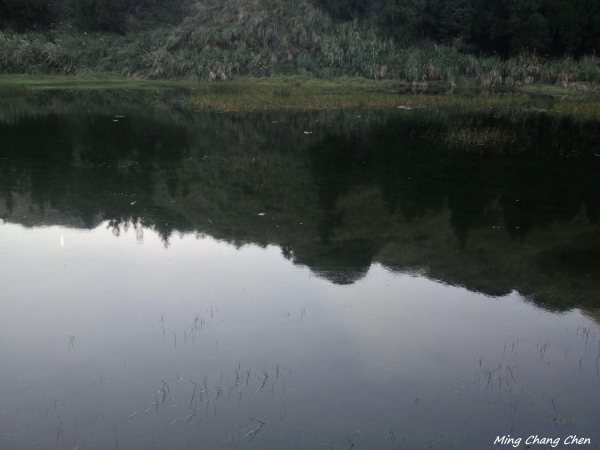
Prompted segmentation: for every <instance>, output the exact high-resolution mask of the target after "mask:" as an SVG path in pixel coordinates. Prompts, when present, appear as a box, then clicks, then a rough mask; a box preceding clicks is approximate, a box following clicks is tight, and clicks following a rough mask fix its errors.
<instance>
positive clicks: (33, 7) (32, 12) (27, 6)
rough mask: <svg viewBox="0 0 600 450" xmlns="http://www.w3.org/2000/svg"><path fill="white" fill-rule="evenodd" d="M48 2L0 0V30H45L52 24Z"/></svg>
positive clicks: (38, 0) (40, 0) (47, 0)
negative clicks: (9, 28) (8, 28)
mask: <svg viewBox="0 0 600 450" xmlns="http://www.w3.org/2000/svg"><path fill="white" fill-rule="evenodd" d="M51 12H52V11H51V8H50V1H49V0H0V28H6V27H11V28H14V29H16V30H24V29H30V28H45V27H47V26H49V25H50V23H51V22H52V18H53V17H52V14H51Z"/></svg>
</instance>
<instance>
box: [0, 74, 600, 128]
mask: <svg viewBox="0 0 600 450" xmlns="http://www.w3.org/2000/svg"><path fill="white" fill-rule="evenodd" d="M103 89H108V90H112V89H124V90H136V89H142V90H150V89H161V90H169V89H178V90H182V91H184V92H185V98H186V100H185V102H184V106H185V105H187V106H189V107H190V108H193V109H200V110H215V111H220V112H225V111H256V110H299V111H305V110H321V109H343V108H394V107H403V108H450V107H452V108H459V109H468V110H474V109H486V108H504V109H506V108H509V109H520V110H528V109H529V110H532V111H534V110H535V111H538V112H547V113H559V114H566V115H571V116H579V117H588V118H600V102H598V101H597V94H596V93H594V92H592V91H590V89H591V88H590V89H588V90H587V91H586V89H587V88H584V87H579V88H571V87H558V86H554V85H531V86H527V87H522V88H518V89H517V88H516V89H512V90H507V89H505V90H504V91H503V92H498V91H496V90H490V89H487V90H484V89H481V88H477V87H475V86H473V85H469V84H465V85H463V86H462V88H457V89H450V88H449V87H448V86H447V85H446V84H444V83H438V84H434V83H430V84H428V85H426V86H423V85H421V84H419V85H416V86H415V84H414V83H407V82H403V81H398V80H371V79H366V78H361V77H339V78H333V79H329V80H326V79H322V78H314V77H305V76H281V77H264V78H254V77H244V76H238V77H235V78H233V79H232V80H228V81H210V82H209V81H201V82H192V81H167V80H143V79H135V78H127V77H124V76H122V75H120V74H117V73H110V72H109V73H98V74H89V75H0V97H12V96H18V95H27V94H28V93H34V92H36V91H40V90H103Z"/></svg>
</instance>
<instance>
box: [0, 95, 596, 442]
mask: <svg viewBox="0 0 600 450" xmlns="http://www.w3.org/2000/svg"><path fill="white" fill-rule="evenodd" d="M174 104H181V99H178V98H172V97H169V95H167V94H165V95H164V96H161V95H158V94H157V95H156V96H150V95H135V94H132V95H130V96H129V95H125V94H122V93H117V94H115V93H111V94H102V93H99V92H94V93H79V94H69V95H60V94H59V93H56V92H54V93H43V94H40V97H36V98H34V99H31V98H30V99H22V101H21V102H11V104H10V105H9V106H7V105H3V109H2V114H0V117H2V119H1V120H0V136H1V137H0V145H1V150H0V157H1V159H0V171H1V173H2V177H0V178H1V181H0V184H1V186H0V188H1V191H0V200H1V202H0V204H1V205H0V216H1V217H2V220H3V223H2V224H1V225H0V239H1V240H2V242H1V245H2V254H3V259H2V263H1V266H0V267H1V273H0V277H1V282H2V286H3V287H2V295H1V304H0V312H1V314H0V361H2V365H1V367H2V377H1V378H0V398H2V399H3V402H2V406H0V447H1V448H7V449H24V448H66V449H73V448H77V447H78V448H79V449H83V448H105V449H112V448H116V449H137V448H155V449H170V448H178V449H186V448H190V449H192V448H251V447H254V448H261V449H263V448H273V449H281V448H298V449H315V448H343V449H348V448H435V449H438V448H439V449H441V448H444V449H445V448H482V449H483V448H490V447H492V448H505V447H509V446H510V447H511V448H513V447H515V446H514V445H512V444H509V443H507V442H508V441H504V442H505V443H504V444H503V443H501V442H499V440H500V438H503V437H507V436H509V435H510V438H511V439H519V438H521V441H520V442H519V444H518V445H517V446H516V447H520V448H525V446H526V439H527V438H528V437H530V436H536V435H537V436H538V437H546V438H552V439H556V438H559V439H560V444H559V445H558V448H561V447H562V448H568V445H567V444H565V439H566V438H568V437H569V436H572V435H577V436H578V437H581V438H589V439H590V443H589V444H587V443H586V444H585V445H583V447H585V448H597V447H600V434H599V433H598V426H597V424H598V418H599V414H600V409H599V407H598V405H599V404H600V389H599V388H600V329H599V325H598V320H599V319H598V317H599V316H598V309H599V308H600V300H599V299H600V297H599V294H600V270H599V269H600V266H599V265H598V258H597V257H598V255H600V230H599V229H598V212H599V211H600V201H599V200H598V199H599V198H600V177H598V175H599V174H600V158H598V157H597V155H596V152H597V150H596V146H595V142H597V138H598V136H600V125H599V124H598V122H597V121H592V120H589V121H584V120H575V119H570V118H568V117H560V116H550V115H545V114H542V113H539V112H535V111H503V110H494V111H489V112H486V113H482V112H481V111H479V112H465V111H453V110H428V109H416V110H410V111H408V110H403V109H394V110H377V111H374V110H364V109H363V110H346V111H328V112H263V113H252V114H243V113H238V114H216V113H210V112H197V111H193V110H186V109H185V108H173V107H172V106H173V105H174ZM507 439H508V437H507ZM512 442H514V441H512ZM530 448H547V445H545V444H539V445H538V444H535V443H534V444H533V445H531V447H530Z"/></svg>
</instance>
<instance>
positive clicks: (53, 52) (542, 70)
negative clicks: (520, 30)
mask: <svg viewBox="0 0 600 450" xmlns="http://www.w3.org/2000/svg"><path fill="white" fill-rule="evenodd" d="M103 72H116V73H119V74H121V75H123V76H127V77H130V78H136V79H151V80H158V79H170V80H188V81H200V80H228V79H231V78H233V77H237V76H240V75H244V76H253V77H274V76H276V77H279V76H292V75H296V76H306V77H317V78H322V79H331V78H336V77H342V76H348V77H362V78H367V79H372V80H402V81H405V82H409V83H413V82H414V83H421V84H423V83H429V84H431V83H434V84H435V83H442V84H445V85H446V86H448V87H455V86H460V85H461V84H464V83H471V84H476V85H478V86H480V87H482V88H501V87H508V88H513V87H514V88H519V87H524V86H530V85H532V84H535V83H538V84H539V83H541V84H557V83H558V84H559V86H565V87H569V86H570V85H573V83H575V86H578V85H577V83H587V84H586V86H592V85H597V84H598V83H599V82H600V58H598V57H595V56H587V57H584V58H582V59H580V60H575V59H572V58H566V57H565V58H560V59H545V58H543V57H541V56H539V55H535V54H534V55H521V56H518V57H514V58H511V59H508V60H504V59H501V58H499V57H485V58H484V57H476V56H474V55H470V54H465V53H462V52H461V51H459V50H458V49H456V48H453V47H452V46H445V45H436V44H433V43H425V42H423V43H421V44H419V45H413V46H409V47H401V46H398V45H396V43H394V42H393V41H391V40H386V39H384V38H382V37H381V36H380V33H379V32H378V30H377V29H375V28H371V27H369V26H367V25H360V24H357V23H356V22H344V23H339V22H335V21H333V20H332V19H331V18H330V17H329V16H328V15H327V14H326V13H325V12H323V11H322V10H320V9H318V8H316V7H315V6H314V4H313V3H312V2H310V1H308V0H298V1H297V2H290V1H286V0H229V1H227V2H221V1H217V0H206V1H204V2H197V3H195V4H194V5H192V6H190V7H189V9H188V10H186V12H185V17H183V19H182V20H181V21H180V22H178V23H173V24H166V23H164V22H163V23H157V22H152V21H151V20H149V19H143V18H141V17H136V16H135V15H134V16H131V17H130V18H129V22H128V26H127V32H126V33H125V34H124V35H121V34H115V33H100V32H96V33H81V32H78V31H77V30H76V29H75V28H73V27H71V26H70V25H69V24H68V23H62V24H59V25H58V26H56V27H55V28H54V29H51V30H49V31H45V32H29V33H21V34H19V33H13V32H10V31H6V32H4V33H0V73H12V74H67V75H85V74H94V73H103ZM581 86H583V85H581Z"/></svg>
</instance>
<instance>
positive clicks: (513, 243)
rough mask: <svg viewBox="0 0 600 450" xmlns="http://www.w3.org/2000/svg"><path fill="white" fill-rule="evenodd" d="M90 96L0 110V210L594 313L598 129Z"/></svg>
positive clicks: (26, 221)
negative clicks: (232, 109)
mask: <svg viewBox="0 0 600 450" xmlns="http://www.w3.org/2000/svg"><path fill="white" fill-rule="evenodd" d="M176 100H177V99H173V98H169V97H166V98H156V97H150V96H148V95H145V96H140V95H135V94H131V95H130V96H127V95H123V94H121V95H118V96H117V95H113V96H106V95H102V94H100V93H95V94H94V93H88V94H81V95H79V96H77V95H69V96H68V97H61V96H60V95H59V94H52V93H45V94H40V96H39V97H38V98H35V99H25V100H22V101H21V102H20V103H18V104H17V105H16V106H15V103H11V104H10V106H9V105H8V104H4V105H0V110H2V112H1V113H0V118H1V121H0V139H1V140H0V144H1V150H0V153H1V155H0V156H1V159H0V196H1V197H2V210H1V217H2V218H3V219H4V220H5V221H7V222H12V223H20V224H22V225H24V226H27V227H34V226H47V225H56V224H58V225H63V226H68V227H77V228H94V227H97V226H99V225H101V224H103V223H108V226H109V227H111V228H112V229H113V231H114V234H115V235H119V234H120V233H122V232H123V231H126V230H127V229H129V228H134V229H135V230H136V233H137V236H138V239H140V240H143V230H144V229H152V230H154V231H156V232H157V233H159V234H160V236H161V237H162V239H163V241H164V243H165V245H168V244H169V240H170V239H172V236H173V235H174V234H182V233H183V234H187V233H195V234H198V235H204V234H205V235H210V236H213V237H215V238H217V239H221V240H225V241H227V242H230V243H231V244H233V245H236V246H242V245H245V244H258V245H261V246H266V245H277V246H279V247H280V248H281V250H282V253H283V255H284V256H285V257H286V258H288V259H289V260H291V261H293V262H294V263H295V264H301V265H306V266H308V267H310V268H311V270H312V271H313V272H314V273H315V274H316V275H317V276H320V277H323V278H326V279H328V280H330V281H331V282H333V283H338V284H351V283H353V282H355V281H356V280H358V279H360V278H361V277H364V276H365V275H366V273H367V272H368V270H369V268H370V266H371V265H372V264H373V263H379V264H382V265H384V266H386V267H388V268H389V269H390V270H392V271H398V272H402V273H407V272H408V273H419V274H422V275H425V276H428V277H430V278H432V279H436V280H439V281H441V282H444V283H448V284H452V285H461V286H464V287H466V288H468V289H471V290H474V291H479V292H482V293H484V294H487V295H490V296H499V295H505V294H507V293H510V292H511V291H513V290H517V291H519V292H520V293H521V294H522V295H524V296H527V297H529V298H530V299H532V300H533V301H535V302H537V303H538V304H540V305H543V306H545V307H547V308H550V309H558V310H564V309H568V308H572V307H574V306H585V307H588V308H592V309H593V308H597V307H599V306H600V300H599V299H598V295H597V294H598V292H600V290H599V287H600V232H599V229H598V218H599V215H600V157H599V156H598V154H597V152H598V151H597V150H596V147H597V145H596V143H597V140H598V137H600V124H599V123H598V122H596V121H577V120H574V119H570V118H566V117H552V116H548V115H545V114H540V113H530V112H527V111H521V112H508V111H490V112H486V113H478V114H475V113H465V112H461V111H436V110H415V111H402V110H397V111H379V112H377V111H365V110H362V111H341V112H315V113H305V112H302V113H278V112H274V113H254V114H215V113H207V112H205V113H201V112H193V111H186V110H185V109H183V110H182V109H178V108H173V107H172V106H173V104H174V103H175V102H176Z"/></svg>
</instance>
